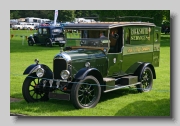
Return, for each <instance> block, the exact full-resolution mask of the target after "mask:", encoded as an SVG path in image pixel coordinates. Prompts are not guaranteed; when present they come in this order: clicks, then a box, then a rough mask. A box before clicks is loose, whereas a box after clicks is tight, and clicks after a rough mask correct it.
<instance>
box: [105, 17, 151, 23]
mask: <svg viewBox="0 0 180 126" xmlns="http://www.w3.org/2000/svg"><path fill="white" fill-rule="evenodd" d="M104 20H106V21H116V22H121V21H128V22H150V23H154V18H153V17H152V18H151V17H141V16H123V17H120V16H118V17H114V18H109V17H105V19H104Z"/></svg>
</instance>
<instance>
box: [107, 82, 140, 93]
mask: <svg viewBox="0 0 180 126" xmlns="http://www.w3.org/2000/svg"><path fill="white" fill-rule="evenodd" d="M138 84H141V82H137V83H135V84H131V85H123V86H122V85H121V86H119V85H115V87H114V88H113V89H110V90H105V91H104V93H106V92H110V91H114V90H118V89H121V88H126V87H129V86H135V85H138Z"/></svg>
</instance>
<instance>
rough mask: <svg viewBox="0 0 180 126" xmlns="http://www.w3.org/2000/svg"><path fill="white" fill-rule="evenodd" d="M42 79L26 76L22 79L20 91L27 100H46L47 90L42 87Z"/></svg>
mask: <svg viewBox="0 0 180 126" xmlns="http://www.w3.org/2000/svg"><path fill="white" fill-rule="evenodd" d="M42 81H43V80H42V79H39V78H35V77H34V76H28V77H26V79H25V80H24V83H23V87H22V93H23V97H24V99H25V100H26V101H27V102H37V101H47V100H49V98H48V91H47V90H45V89H44V88H43V86H42V85H43V84H42Z"/></svg>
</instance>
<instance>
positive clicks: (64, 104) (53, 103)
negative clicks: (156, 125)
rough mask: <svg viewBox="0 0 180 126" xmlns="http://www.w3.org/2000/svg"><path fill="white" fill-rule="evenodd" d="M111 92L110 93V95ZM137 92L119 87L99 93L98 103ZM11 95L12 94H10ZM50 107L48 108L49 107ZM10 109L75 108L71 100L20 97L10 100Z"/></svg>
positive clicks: (41, 111)
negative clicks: (37, 99)
mask: <svg viewBox="0 0 180 126" xmlns="http://www.w3.org/2000/svg"><path fill="white" fill-rule="evenodd" d="M110 93H111V95H110ZM134 93H137V91H135V90H129V89H120V90H117V91H113V92H108V93H104V94H102V95H101V99H100V101H99V103H101V102H103V101H106V100H108V99H113V98H117V97H121V96H123V95H128V94H134ZM17 95H18V96H20V95H22V94H16V96H17ZM11 97H13V96H11ZM49 108H50V109H49ZM10 110H12V111H13V110H22V112H23V113H21V114H24V113H25V112H32V113H35V112H38V113H43V112H47V113H48V112H56V111H58V112H64V111H71V110H76V109H75V108H74V106H73V104H72V103H71V101H64V100H56V99H50V100H49V101H47V102H36V103H27V102H26V101H25V100H24V99H22V100H21V101H20V102H12V103H10Z"/></svg>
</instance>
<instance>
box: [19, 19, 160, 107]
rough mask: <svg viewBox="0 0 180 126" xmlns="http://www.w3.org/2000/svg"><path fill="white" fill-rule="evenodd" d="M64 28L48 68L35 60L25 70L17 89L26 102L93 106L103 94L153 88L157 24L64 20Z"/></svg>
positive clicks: (157, 55)
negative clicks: (56, 101)
mask: <svg viewBox="0 0 180 126" xmlns="http://www.w3.org/2000/svg"><path fill="white" fill-rule="evenodd" d="M64 30H65V35H66V44H65V47H64V48H63V49H60V53H58V54H56V55H55V56H54V58H53V70H51V69H50V68H49V67H48V66H47V65H45V64H40V63H39V61H38V60H37V59H36V60H35V64H32V65H30V66H28V67H27V69H26V70H25V71H24V73H23V74H24V75H28V76H27V77H26V78H25V80H24V83H23V86H22V93H23V96H24V99H25V100H26V101H27V102H37V101H47V100H49V99H61V100H70V101H71V102H72V104H73V105H74V107H75V108H77V109H82V108H92V107H95V106H96V105H97V103H98V102H99V100H100V97H101V95H102V94H103V93H106V92H110V91H114V90H118V89H121V88H126V87H134V88H136V89H137V91H138V92H148V91H150V90H151V89H152V86H153V79H156V72H155V67H158V66H159V56H160V55H159V54H160V38H161V28H160V27H157V26H156V25H155V24H154V23H150V22H142V21H134V22H98V23H78V24H68V25H66V26H64ZM100 35H103V36H102V37H100ZM61 48H62V47H61ZM119 91H121V90H119Z"/></svg>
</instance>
